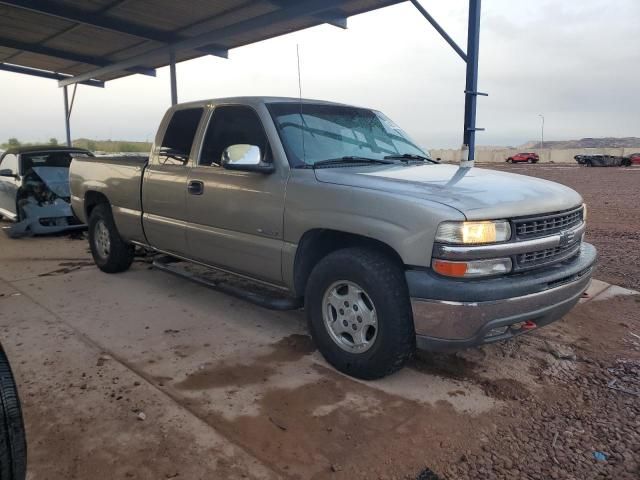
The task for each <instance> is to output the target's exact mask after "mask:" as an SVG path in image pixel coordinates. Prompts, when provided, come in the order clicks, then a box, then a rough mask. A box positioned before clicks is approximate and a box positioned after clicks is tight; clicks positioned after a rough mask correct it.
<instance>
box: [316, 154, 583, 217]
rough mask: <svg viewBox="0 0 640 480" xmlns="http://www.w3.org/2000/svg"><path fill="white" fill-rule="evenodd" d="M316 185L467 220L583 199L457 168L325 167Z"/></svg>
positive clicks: (549, 186) (552, 186)
mask: <svg viewBox="0 0 640 480" xmlns="http://www.w3.org/2000/svg"><path fill="white" fill-rule="evenodd" d="M315 175H316V178H317V180H318V181H320V182H326V183H333V184H337V185H345V186H351V187H357V188H367V189H373V190H381V191H386V192H390V193H396V194H399V195H405V196H411V197H416V198H423V199H426V200H430V201H433V202H438V203H441V204H444V205H448V206H451V207H453V208H455V209H457V210H459V211H460V212H462V213H463V214H464V215H465V216H466V217H467V219H469V220H482V219H497V218H508V217H513V216H514V213H516V212H517V213H516V215H517V216H523V215H535V214H540V213H547V212H555V211H561V210H566V209H569V208H572V207H575V206H577V205H580V204H581V203H582V197H581V196H580V195H579V194H578V193H577V192H575V191H574V190H572V189H570V188H569V187H565V186H564V185H560V184H559V183H555V182H550V181H548V180H542V179H539V178H534V177H527V176H524V175H518V174H514V173H507V172H499V171H495V170H485V169H481V168H460V167H458V166H456V165H443V164H438V165H433V164H417V165H415V164H414V165H406V164H397V165H383V166H375V167H370V166H367V167H360V166H356V167H347V168H321V169H316V170H315Z"/></svg>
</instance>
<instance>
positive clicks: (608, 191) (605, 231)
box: [480, 164, 640, 290]
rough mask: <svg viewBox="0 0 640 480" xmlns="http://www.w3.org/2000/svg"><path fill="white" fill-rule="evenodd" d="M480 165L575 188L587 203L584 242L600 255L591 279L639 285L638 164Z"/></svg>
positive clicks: (630, 285) (639, 207) (639, 182)
mask: <svg viewBox="0 0 640 480" xmlns="http://www.w3.org/2000/svg"><path fill="white" fill-rule="evenodd" d="M480 166H481V167H482V168H492V169H495V170H503V171H505V170H506V171H509V172H514V173H522V174H523V175H530V176H532V177H539V178H544V179H546V180H552V181H554V182H559V183H562V184H564V185H567V186H569V187H571V188H573V189H575V190H577V191H578V192H579V193H580V194H581V195H582V197H583V198H584V199H585V201H586V202H587V205H588V219H587V222H588V226H587V241H589V242H591V243H593V244H594V245H595V246H596V247H597V248H598V254H599V255H600V261H599V263H598V268H597V271H596V274H595V276H596V278H599V279H600V280H604V281H605V282H609V283H613V284H614V285H621V286H623V287H626V288H632V289H634V290H640V248H638V246H639V245H640V206H639V203H638V200H639V199H640V197H639V194H640V167H630V168H586V167H580V166H578V165H549V164H546V165H542V164H536V165H528V164H522V165H519V164H515V165H508V164H504V165H503V164H498V165H480Z"/></svg>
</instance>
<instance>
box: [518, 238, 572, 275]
mask: <svg viewBox="0 0 640 480" xmlns="http://www.w3.org/2000/svg"><path fill="white" fill-rule="evenodd" d="M580 244H581V242H580V241H578V242H575V243H572V244H570V245H564V246H559V247H553V248H545V249H544V250H538V251H536V252H526V253H521V254H520V255H516V265H515V270H528V269H530V268H538V267H541V266H544V265H548V264H551V263H557V262H561V261H562V260H566V259H568V258H571V257H572V256H574V255H575V254H577V253H578V252H579V251H580Z"/></svg>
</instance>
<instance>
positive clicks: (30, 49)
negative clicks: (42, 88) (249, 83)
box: [0, 0, 481, 161]
mask: <svg viewBox="0 0 640 480" xmlns="http://www.w3.org/2000/svg"><path fill="white" fill-rule="evenodd" d="M403 1H405V0H219V1H211V0H188V1H176V0H0V70H5V71H10V72H15V73H23V74H28V75H34V76H40V77H45V78H53V79H57V80H58V84H59V85H60V86H61V87H64V90H65V92H64V97H65V119H66V122H67V141H68V142H70V133H69V124H68V122H69V116H70V112H71V107H72V104H73V100H72V102H71V106H70V105H69V102H68V95H67V91H66V90H67V86H68V85H73V84H78V83H82V84H87V85H92V86H104V82H106V81H109V80H114V79H117V78H121V77H125V76H128V75H132V74H143V75H150V76H155V69H156V68H160V67H164V66H167V65H169V66H170V67H171V87H172V88H171V90H172V95H171V97H172V103H175V102H176V101H177V87H176V76H175V63H176V62H180V61H184V60H189V59H192V58H197V57H202V56H205V55H215V56H218V57H223V58H227V57H228V51H229V50H230V49H232V48H237V47H240V46H243V45H248V44H251V43H255V42H259V41H262V40H266V39H268V38H273V37H277V36H280V35H284V34H287V33H291V32H294V31H298V30H302V29H306V28H309V27H313V26H316V25H321V24H324V23H328V24H331V25H335V26H337V27H340V28H346V26H347V18H348V17H350V16H353V15H357V14H360V13H364V12H368V11H371V10H376V9H378V8H382V7H386V6H389V5H394V4H397V3H402V2H403ZM409 1H411V3H413V4H414V5H415V6H416V8H417V9H418V10H419V11H420V13H422V15H423V16H424V17H425V18H426V19H427V20H428V21H429V22H430V23H431V24H432V25H433V26H434V27H435V28H436V30H437V31H438V32H439V33H440V34H441V35H442V36H443V38H444V39H445V40H446V41H447V42H448V43H449V44H450V45H451V46H452V47H453V49H454V50H455V51H456V52H457V53H458V55H459V56H460V57H461V58H462V59H463V60H464V61H465V62H466V63H467V87H466V91H465V95H466V102H465V127H464V140H463V143H464V145H465V146H467V148H468V150H469V160H471V161H472V160H473V151H474V143H475V131H476V130H478V129H476V128H475V103H476V97H477V95H479V93H478V92H477V91H476V90H477V89H476V85H477V70H478V68H477V58H478V40H479V22H480V1H481V0H469V33H468V43H467V52H466V53H465V52H464V51H463V50H462V49H461V48H460V47H459V46H458V45H457V44H456V43H455V42H454V41H453V40H452V39H451V38H450V37H449V36H448V35H447V33H446V32H445V31H444V29H442V28H441V27H440V26H439V25H438V24H437V22H436V21H435V20H434V19H433V17H431V15H429V14H428V13H427V11H426V10H425V9H424V8H423V7H422V6H421V5H420V3H418V1H417V0H409ZM74 93H75V92H74ZM463 160H466V159H463Z"/></svg>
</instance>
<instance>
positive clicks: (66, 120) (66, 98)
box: [62, 85, 71, 147]
mask: <svg viewBox="0 0 640 480" xmlns="http://www.w3.org/2000/svg"><path fill="white" fill-rule="evenodd" d="M62 94H63V97H64V127H65V131H66V134H67V147H70V146H71V125H70V120H71V118H70V117H71V115H70V114H69V93H68V92H67V86H66V85H65V86H64V87H62Z"/></svg>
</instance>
